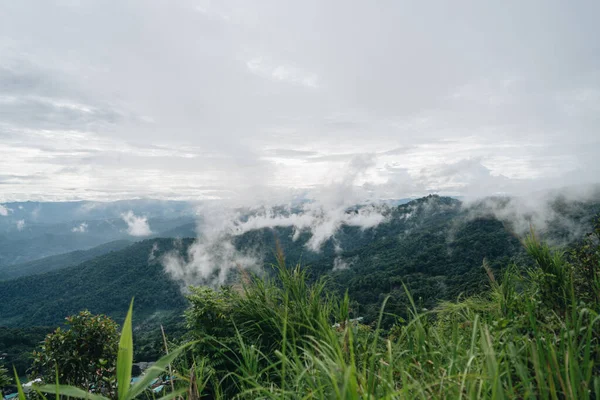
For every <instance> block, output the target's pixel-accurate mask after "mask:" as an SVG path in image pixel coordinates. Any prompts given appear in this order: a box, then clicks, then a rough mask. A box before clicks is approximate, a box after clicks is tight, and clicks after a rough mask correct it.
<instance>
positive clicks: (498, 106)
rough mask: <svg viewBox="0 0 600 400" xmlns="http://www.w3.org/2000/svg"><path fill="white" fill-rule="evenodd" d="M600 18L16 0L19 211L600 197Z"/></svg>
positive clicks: (14, 186) (4, 188)
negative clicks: (331, 194) (530, 195)
mask: <svg viewBox="0 0 600 400" xmlns="http://www.w3.org/2000/svg"><path fill="white" fill-rule="evenodd" d="M598 15H600V2H598V1H585V0H582V1H577V2H565V1H552V0H547V1H546V0H544V1H528V0H526V1H502V2H500V1H497V2H487V1H486V2H482V1H430V2H429V1H428V2H422V1H410V2H408V1H386V0H381V1H377V2H374V1H352V0H345V1H337V0H332V1H323V0H303V1H279V0H272V1H267V0H265V1H261V0H257V1H252V2H249V1H229V0H224V1H218V2H217V1H187V0H181V1H176V0H170V1H167V0H160V1H159V0H144V1H141V0H140V1H131V0H119V1H75V0H60V1H58V0H44V1H29V0H21V1H4V2H2V3H0V202H6V201H17V200H18V201H23V200H74V199H88V200H116V199H124V198H134V197H154V198H171V199H194V200H202V199H225V198H229V199H231V198H234V199H235V198H247V197H248V196H254V197H256V196H259V197H260V196H263V197H272V196H274V195H275V194H282V193H292V194H297V195H300V194H302V193H306V192H310V191H311V190H319V189H320V188H326V187H330V186H332V185H333V186H332V187H339V186H340V185H341V186H342V187H347V186H350V187H353V188H360V190H361V193H365V194H368V195H369V196H375V197H378V198H405V197H413V196H419V195H423V194H427V193H442V194H453V195H461V196H468V195H474V196H478V195H490V194H496V193H523V192H526V191H534V190H541V189H547V188H551V187H560V186H564V185H578V184H589V183H598V181H600V178H599V177H600V166H599V164H600V163H598V160H597V158H598V156H599V155H600V132H599V129H600V40H598V37H600V25H598V24H597V16H598ZM336 185H338V186H336Z"/></svg>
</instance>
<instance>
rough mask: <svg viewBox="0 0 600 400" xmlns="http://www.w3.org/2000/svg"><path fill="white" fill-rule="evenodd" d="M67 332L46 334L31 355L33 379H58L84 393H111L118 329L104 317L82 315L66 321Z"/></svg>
mask: <svg viewBox="0 0 600 400" xmlns="http://www.w3.org/2000/svg"><path fill="white" fill-rule="evenodd" d="M66 324H67V327H66V329H61V328H57V329H56V330H55V331H54V333H52V334H49V335H48V336H47V337H46V340H45V341H44V343H43V345H42V347H41V350H40V351H35V352H34V362H33V366H32V375H33V376H35V377H40V378H42V379H43V380H44V381H46V382H48V381H53V380H54V379H55V377H56V374H58V379H59V380H60V381H61V382H63V383H67V384H69V385H76V386H79V387H83V388H86V389H87V390H89V389H91V388H95V389H96V390H98V391H102V392H110V391H111V388H112V385H113V382H112V381H111V379H112V376H113V374H114V371H115V366H116V365H115V362H116V358H117V340H118V325H117V324H116V323H115V322H114V321H112V320H111V319H110V318H108V317H106V316H104V315H92V314H91V313H90V312H89V311H82V312H80V313H79V314H78V315H72V316H70V317H68V318H67V321H66Z"/></svg>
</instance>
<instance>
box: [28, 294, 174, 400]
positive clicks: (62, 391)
mask: <svg viewBox="0 0 600 400" xmlns="http://www.w3.org/2000/svg"><path fill="white" fill-rule="evenodd" d="M132 315H133V300H132V301H131V305H130V306H129V312H128V313H127V316H126V317H125V322H124V323H123V329H122V331H121V337H120V339H119V345H118V357H117V360H116V364H117V368H116V379H115V377H114V375H113V378H112V379H111V380H110V381H111V382H115V381H116V382H117V385H116V389H117V393H116V398H117V399H118V400H132V399H134V398H136V397H138V396H140V395H142V394H143V393H144V392H145V391H146V389H147V388H148V387H149V386H150V383H151V382H152V381H153V380H154V379H155V378H157V377H158V376H160V375H161V374H163V373H164V372H165V371H166V370H167V367H168V366H169V364H170V363H171V362H172V361H173V360H174V359H175V358H177V356H179V354H180V353H182V352H183V350H185V346H182V347H179V348H178V349H176V350H174V351H172V352H171V353H170V354H168V355H166V356H164V357H163V358H161V359H160V360H158V361H157V362H156V363H155V364H154V365H152V366H151V367H150V368H149V369H148V371H146V373H145V374H144V375H143V376H142V377H141V379H140V380H139V381H138V382H136V383H134V384H133V385H132V384H131V368H132V364H133V332H132V326H131V321H132ZM113 372H114V371H113ZM114 388H115V386H114V385H111V389H114ZM36 389H37V390H38V391H39V392H45V393H53V394H54V393H55V394H56V397H57V398H60V396H61V395H62V396H67V398H69V397H73V398H81V399H92V400H108V398H107V397H105V396H103V395H100V394H98V392H102V393H104V394H107V392H106V391H102V390H99V389H98V387H94V388H88V390H82V389H81V388H79V387H76V386H70V385H60V384H59V380H58V379H57V380H56V381H55V384H54V385H43V386H41V387H37V388H36ZM182 393H183V391H181V390H180V391H177V392H173V393H170V394H169V395H166V396H164V397H162V398H161V399H164V400H166V399H171V398H174V397H176V396H177V395H178V394H182ZM108 394H113V393H112V392H111V391H108ZM21 400H24V399H21Z"/></svg>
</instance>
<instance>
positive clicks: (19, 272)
mask: <svg viewBox="0 0 600 400" xmlns="http://www.w3.org/2000/svg"><path fill="white" fill-rule="evenodd" d="M129 245H131V242H130V241H128V240H115V241H113V242H109V243H105V244H102V245H100V246H96V247H94V248H92V249H89V250H77V251H72V252H70V253H65V254H59V255H56V256H50V257H45V258H42V259H39V260H35V261H30V262H27V263H23V264H16V265H6V266H0V280H9V279H15V278H19V277H22V276H28V275H35V274H43V273H45V272H50V271H53V270H56V269H60V268H65V267H70V266H72V265H77V264H80V263H82V262H84V261H87V260H91V259H92V258H95V257H98V256H101V255H103V254H106V253H110V252H112V251H118V250H121V249H124V248H125V247H127V246H129Z"/></svg>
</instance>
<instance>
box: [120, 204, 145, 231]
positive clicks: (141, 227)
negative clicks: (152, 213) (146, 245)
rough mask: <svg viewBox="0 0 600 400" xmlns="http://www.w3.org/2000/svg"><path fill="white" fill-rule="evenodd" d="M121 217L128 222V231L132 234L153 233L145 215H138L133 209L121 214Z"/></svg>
mask: <svg viewBox="0 0 600 400" xmlns="http://www.w3.org/2000/svg"><path fill="white" fill-rule="evenodd" d="M121 218H122V219H123V221H125V223H126V224H127V233H128V234H130V235H131V236H148V235H151V234H152V230H151V229H150V225H149V224H148V219H147V218H146V217H144V216H140V217H138V216H136V215H135V214H134V213H133V211H131V210H129V211H127V212H126V213H123V214H121Z"/></svg>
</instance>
